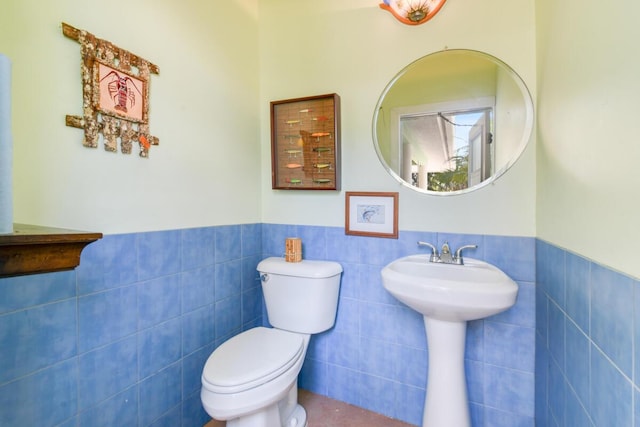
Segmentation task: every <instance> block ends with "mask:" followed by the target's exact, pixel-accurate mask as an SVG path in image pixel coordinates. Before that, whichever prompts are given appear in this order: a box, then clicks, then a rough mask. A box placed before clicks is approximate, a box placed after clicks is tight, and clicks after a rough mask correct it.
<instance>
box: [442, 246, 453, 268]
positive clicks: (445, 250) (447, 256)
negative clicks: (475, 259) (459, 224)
mask: <svg viewBox="0 0 640 427" xmlns="http://www.w3.org/2000/svg"><path fill="white" fill-rule="evenodd" d="M440 262H443V263H445V264H452V263H453V256H452V255H451V248H450V247H449V242H444V244H443V245H442V250H440Z"/></svg>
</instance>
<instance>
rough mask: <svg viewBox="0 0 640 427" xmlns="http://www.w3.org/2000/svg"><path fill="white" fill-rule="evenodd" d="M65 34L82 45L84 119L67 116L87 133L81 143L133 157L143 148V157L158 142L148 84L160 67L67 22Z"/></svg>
mask: <svg viewBox="0 0 640 427" xmlns="http://www.w3.org/2000/svg"><path fill="white" fill-rule="evenodd" d="M62 33H63V34H64V35H65V36H66V37H68V38H70V39H72V40H75V41H77V42H78V43H80V56H81V59H82V61H81V65H80V73H81V76H82V100H83V102H82V105H83V114H82V116H75V115H67V116H66V119H65V123H66V125H67V126H71V127H75V128H79V129H84V139H83V141H82V144H83V145H84V146H85V147H90V148H96V147H97V146H98V142H99V141H100V140H102V141H103V142H104V149H105V150H106V151H111V152H116V151H118V145H120V151H121V152H122V153H123V154H131V152H132V146H133V144H134V143H137V144H138V147H139V149H138V154H139V155H140V157H149V148H150V147H151V146H152V145H158V144H159V140H158V138H157V137H156V136H153V135H151V133H150V131H149V80H150V76H151V74H158V73H159V72H160V71H159V69H158V66H157V65H154V64H152V63H151V62H149V61H147V60H146V59H144V58H141V57H139V56H138V55H135V54H133V53H131V52H129V51H127V50H125V49H122V48H119V47H117V46H115V45H114V44H113V43H111V42H109V41H107V40H103V39H100V38H98V37H96V36H94V35H93V34H91V33H89V32H87V31H85V30H79V29H77V28H74V27H72V26H71V25H68V24H65V23H64V22H63V23H62Z"/></svg>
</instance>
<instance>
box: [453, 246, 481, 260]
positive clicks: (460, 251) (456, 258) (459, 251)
mask: <svg viewBox="0 0 640 427" xmlns="http://www.w3.org/2000/svg"><path fill="white" fill-rule="evenodd" d="M464 249H478V245H464V246H461V247H459V248H458V250H457V251H456V256H455V257H454V259H455V262H456V264H460V265H462V264H464V262H463V260H462V251H463V250H464Z"/></svg>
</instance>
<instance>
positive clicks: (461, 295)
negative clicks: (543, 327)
mask: <svg viewBox="0 0 640 427" xmlns="http://www.w3.org/2000/svg"><path fill="white" fill-rule="evenodd" d="M382 284H383V286H384V287H385V289H386V290H387V291H389V293H391V295H393V296H394V297H396V298H397V299H398V300H399V301H401V302H403V303H404V304H406V305H407V306H409V307H411V308H413V309H414V310H416V311H418V312H419V313H421V314H422V315H423V316H424V325H425V329H426V333H427V346H428V348H429V369H428V383H427V395H426V399H425V406H424V416H423V420H422V425H423V427H454V426H455V427H470V426H471V418H470V416H469V403H468V398H467V385H466V378H465V374H464V348H465V335H466V329H467V321H468V320H476V319H482V318H485V317H489V316H492V315H494V314H497V313H500V312H502V311H504V310H507V309H508V308H510V307H512V306H513V304H515V301H516V295H517V293H518V285H517V284H516V283H515V282H514V281H513V280H511V279H510V278H509V276H507V275H506V274H505V273H504V272H503V271H502V270H500V269H499V268H497V267H495V266H493V265H491V264H489V263H486V262H484V261H479V260H476V259H472V258H465V260H464V265H456V264H442V263H433V262H429V255H412V256H408V257H404V258H400V259H397V260H395V261H393V262H391V263H390V264H389V265H387V266H386V267H384V268H383V269H382Z"/></svg>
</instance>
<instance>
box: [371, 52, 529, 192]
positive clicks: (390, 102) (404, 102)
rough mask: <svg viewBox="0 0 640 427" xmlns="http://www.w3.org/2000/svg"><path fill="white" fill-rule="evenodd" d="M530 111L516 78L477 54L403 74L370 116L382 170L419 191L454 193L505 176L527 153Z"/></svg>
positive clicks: (439, 57) (426, 61) (436, 57)
mask: <svg viewBox="0 0 640 427" xmlns="http://www.w3.org/2000/svg"><path fill="white" fill-rule="evenodd" d="M532 125H533V105H532V101H531V97H530V95H529V92H528V90H527V88H526V86H525V85H524V83H523V82H522V80H521V79H520V78H519V76H518V75H517V74H516V73H515V72H514V71H513V70H512V69H511V68H509V67H508V66H507V65H506V64H504V63H503V62H501V61H499V60H498V59H496V58H494V57H492V56H490V55H487V54H484V53H481V52H477V51H470V50H447V51H442V52H437V53H434V54H431V55H428V56H425V57H423V58H421V59H419V60H418V61H416V62H414V63H412V64H410V65H409V66H408V67H406V68H405V69H404V70H402V71H401V72H400V73H399V74H398V75H397V76H396V77H395V78H394V79H393V80H392V81H391V83H389V85H388V86H387V87H386V88H385V90H384V92H383V93H382V96H381V97H380V100H379V102H378V106H377V108H376V112H375V114H374V127H373V133H374V143H375V146H376V151H377V152H378V156H379V157H380V160H381V161H382V163H383V164H384V165H385V166H386V167H387V170H388V171H389V172H390V173H391V175H393V176H394V177H396V178H397V179H398V180H400V181H401V182H402V183H403V184H405V185H408V186H410V187H412V188H414V189H416V190H418V191H421V192H426V193H433V194H459V193H463V192H467V191H469V190H470V189H475V188H479V187H482V186H484V185H486V184H488V183H490V182H492V181H493V180H495V179H496V178H497V177H498V176H500V175H501V174H502V173H504V172H505V171H506V170H507V169H508V168H509V167H510V166H511V165H512V164H513V163H514V162H515V160H517V158H518V157H519V155H520V154H521V153H522V151H523V150H524V148H525V146H526V143H527V142H528V140H529V136H530V134H531V129H532Z"/></svg>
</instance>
